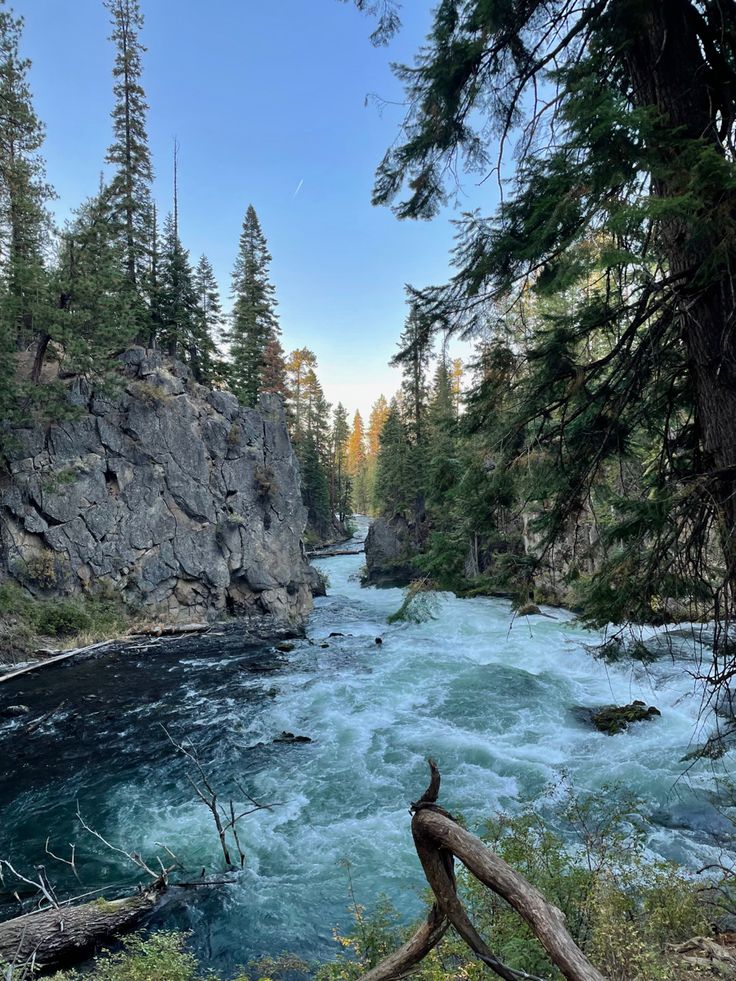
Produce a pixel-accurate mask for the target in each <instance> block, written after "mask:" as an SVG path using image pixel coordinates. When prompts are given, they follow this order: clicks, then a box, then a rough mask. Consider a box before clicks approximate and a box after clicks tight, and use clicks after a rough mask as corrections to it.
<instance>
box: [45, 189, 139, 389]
mask: <svg viewBox="0 0 736 981" xmlns="http://www.w3.org/2000/svg"><path fill="white" fill-rule="evenodd" d="M113 213H114V202H113V200H112V195H111V192H110V188H109V187H102V188H101V189H100V191H99V193H98V194H97V195H96V196H95V197H94V198H91V199H90V200H89V201H87V202H86V203H85V204H83V205H82V207H81V208H79V209H78V211H77V213H76V216H75V219H74V221H73V222H71V223H70V224H69V226H68V227H67V228H66V229H65V231H64V232H63V233H62V235H61V241H60V247H59V260H58V266H57V269H56V271H55V273H54V277H53V284H54V287H55V292H56V294H57V296H58V297H59V301H58V310H57V312H56V315H55V317H54V320H53V325H52V326H51V328H50V335H51V337H52V339H53V340H54V341H56V342H57V343H58V344H59V346H60V347H61V349H62V350H63V359H64V362H63V363H64V368H65V370H67V371H74V372H78V373H80V374H83V375H85V376H86V377H88V378H90V377H91V378H98V379H99V378H105V377H107V376H108V375H109V374H110V371H111V363H110V360H111V357H112V356H113V355H114V354H116V353H118V352H120V351H122V350H124V348H125V347H126V345H127V344H128V343H129V342H130V341H132V339H133V337H134V335H135V323H134V322H133V319H132V317H131V310H130V307H129V305H128V302H127V294H126V291H125V289H124V278H125V274H124V267H123V263H122V259H123V249H122V244H121V242H120V241H119V240H118V239H117V238H115V237H114V236H111V235H110V222H111V220H112V218H113Z"/></svg>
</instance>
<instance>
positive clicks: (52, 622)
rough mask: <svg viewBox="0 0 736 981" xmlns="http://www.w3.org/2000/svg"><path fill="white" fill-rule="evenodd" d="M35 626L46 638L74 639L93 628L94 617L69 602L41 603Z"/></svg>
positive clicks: (35, 616) (35, 617)
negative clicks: (75, 636) (76, 635)
mask: <svg viewBox="0 0 736 981" xmlns="http://www.w3.org/2000/svg"><path fill="white" fill-rule="evenodd" d="M34 626H35V628H36V630H37V631H38V633H39V634H42V635H43V636H45V637H73V636H74V634H81V633H83V632H84V631H85V630H89V629H90V628H91V626H92V617H91V616H90V615H89V613H86V612H85V611H84V610H83V609H81V608H80V607H79V606H77V604H76V603H73V602H71V601H69V600H54V601H51V602H49V603H39V604H38V609H37V612H36V613H35V615H34Z"/></svg>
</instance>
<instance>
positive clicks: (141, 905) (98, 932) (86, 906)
mask: <svg viewBox="0 0 736 981" xmlns="http://www.w3.org/2000/svg"><path fill="white" fill-rule="evenodd" d="M163 888H164V887H163V886H160V885H154V887H152V888H151V889H149V890H148V891H146V892H141V893H139V894H137V895H135V896H126V897H125V898H124V899H113V900H111V901H109V902H108V901H107V900H104V899H96V900H93V901H92V902H90V903H83V904H82V905H81V906H66V907H64V906H61V907H59V908H58V909H56V908H55V909H46V910H40V911H38V912H35V913H26V914H24V915H23V916H17V917H15V919H12V920H6V921H5V922H4V923H0V964H10V965H15V966H20V965H24V964H29V963H35V965H36V966H37V967H40V966H43V967H54V966H57V965H61V964H65V963H67V962H70V961H72V960H74V959H78V958H79V957H80V955H82V954H84V953H85V952H87V951H89V950H91V949H93V948H94V947H96V946H97V945H98V944H100V943H102V942H103V941H106V940H109V939H110V938H111V937H113V936H115V935H116V934H118V933H123V932H124V931H126V930H129V929H130V928H131V927H133V926H135V924H136V923H137V922H138V920H140V919H141V917H142V916H144V915H145V914H146V913H148V912H150V911H151V910H152V909H153V907H154V906H155V905H156V902H157V901H158V898H159V896H160V895H161V892H162V891H163Z"/></svg>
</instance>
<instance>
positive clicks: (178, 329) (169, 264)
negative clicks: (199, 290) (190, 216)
mask: <svg viewBox="0 0 736 981" xmlns="http://www.w3.org/2000/svg"><path fill="white" fill-rule="evenodd" d="M159 315H160V317H161V331H160V342H161V345H162V347H163V348H164V350H165V351H166V352H167V354H169V355H171V357H177V356H181V357H191V356H192V350H191V349H192V347H193V346H194V345H195V335H196V333H197V319H198V315H199V309H198V306H197V294H196V292H195V289H194V277H193V274H192V267H191V264H190V262H189V253H188V251H187V250H186V249H185V248H184V246H183V245H182V244H181V241H180V239H179V233H178V229H177V224H176V221H175V218H174V215H173V214H169V215H167V216H166V219H165V220H164V228H163V239H162V246H161V257H160V271H159ZM195 360H196V354H195Z"/></svg>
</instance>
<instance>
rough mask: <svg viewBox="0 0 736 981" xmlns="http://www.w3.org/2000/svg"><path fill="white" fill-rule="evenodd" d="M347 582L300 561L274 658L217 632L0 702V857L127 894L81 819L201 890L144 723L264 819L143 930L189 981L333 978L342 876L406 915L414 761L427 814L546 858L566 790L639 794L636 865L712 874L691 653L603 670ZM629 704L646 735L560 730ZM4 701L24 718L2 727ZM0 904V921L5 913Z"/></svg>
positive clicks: (493, 602) (205, 824) (27, 684)
mask: <svg viewBox="0 0 736 981" xmlns="http://www.w3.org/2000/svg"><path fill="white" fill-rule="evenodd" d="M356 546H358V547H359V542H357V541H356V542H355V543H353V544H352V545H351V543H347V544H346V545H345V546H344V548H345V550H346V551H352V550H354V549H355V547H356ZM362 562H363V559H362V556H361V555H350V554H342V555H337V556H334V557H331V558H325V559H317V560H315V565H316V566H317V567H318V568H320V569H321V570H322V571H323V572H324V574H325V575H326V576H327V577H329V580H330V588H329V594H328V595H327V596H326V597H323V598H320V599H317V600H316V602H315V611H314V613H313V614H312V616H311V618H310V620H309V622H308V624H307V631H306V636H305V637H304V638H302V639H294V640H292V641H289V642H288V646H289V648H290V649H289V650H286V649H281V650H280V649H279V647H284V648H285V647H286V646H287V645H286V644H284V645H280V644H273V643H268V642H261V643H257V642H255V643H245V642H244V641H243V638H242V637H241V636H240V634H239V633H238V631H237V629H234V628H233V629H230V628H229V627H228V628H223V629H222V630H220V629H219V628H218V629H215V630H211V631H209V632H208V633H207V634H204V635H202V636H196V635H195V636H190V637H186V636H184V637H181V638H177V639H173V638H159V639H150V638H140V639H139V640H137V641H134V642H130V643H127V644H123V645H120V646H119V647H115V646H113V648H112V649H111V650H107V651H106V652H104V655H103V656H100V657H90V658H88V659H85V660H83V661H79V662H77V660H76V659H71V660H70V661H69V662H67V663H66V664H61V665H59V666H58V667H54V666H52V667H50V668H49V669H48V670H44V671H40V672H36V673H32V674H30V675H28V676H26V677H25V678H19V679H17V680H16V681H13V682H11V683H9V684H6V685H0V856H9V855H12V856H14V858H15V859H16V860H17V867H20V866H23V867H26V868H32V867H33V865H34V864H38V861H39V860H41V861H43V860H44V859H43V856H44V854H45V851H44V849H45V843H46V839H47V837H48V836H49V835H51V843H50V847H51V848H52V850H56V849H54V845H55V844H56V845H57V847H58V848H62V847H64V843H66V842H75V843H76V844H77V855H78V862H79V868H80V875H81V876H82V878H83V881H84V882H85V884H89V887H90V888H94V887H95V885H106V886H107V885H110V884H117V885H119V886H120V888H121V891H122V890H124V889H128V891H130V887H132V888H134V887H135V883H136V881H137V880H136V870H135V869H132V868H130V867H129V866H128V864H127V863H126V862H125V861H124V860H123V859H122V858H121V857H120V856H115V855H111V854H110V853H109V852H107V851H105V850H103V849H101V848H98V847H96V846H95V844H94V842H90V840H89V838H88V837H86V836H84V835H83V834H80V829H79V825H78V822H77V820H76V816H75V814H76V805H75V802H76V801H79V804H80V808H81V810H82V813H83V814H84V816H85V819H86V820H87V822H88V823H89V824H90V826H93V827H95V828H96V829H97V830H98V831H99V832H100V833H101V834H103V835H104V836H105V837H106V838H107V839H108V840H109V841H112V842H114V843H116V844H121V845H125V846H126V847H127V848H129V849H134V850H136V851H138V852H140V853H142V854H144V855H145V856H146V857H147V858H148V859H150V860H151V861H155V855H156V854H157V853H158V854H161V857H162V859H164V860H166V856H165V853H161V852H160V850H159V849H158V846H157V845H156V843H157V842H162V843H164V844H166V845H167V846H168V847H170V848H171V849H172V850H173V851H174V852H175V853H176V854H177V856H178V857H179V859H180V860H181V861H182V863H183V864H184V865H185V866H186V868H187V869H189V870H193V871H194V873H196V874H195V877H196V875H199V872H200V871H201V869H202V867H206V869H207V871H208V873H214V872H221V869H222V856H221V853H219V852H218V847H219V846H218V843H217V840H216V836H215V835H214V834H213V830H212V823H211V815H210V814H209V812H208V811H207V810H206V808H204V807H203V806H202V804H201V802H200V801H198V800H197V799H196V796H195V795H194V793H193V791H192V788H191V785H190V784H189V783H188V780H187V772H188V771H187V767H186V765H185V764H184V762H183V761H182V760H181V758H180V757H179V756H178V755H177V754H176V753H175V752H174V751H173V749H172V747H171V744H170V743H169V742H168V741H167V739H166V736H165V733H164V732H163V730H162V728H161V725H162V724H163V725H165V726H166V728H167V729H168V731H169V732H171V733H172V735H173V736H174V738H176V739H178V740H186V739H189V740H191V741H192V744H193V745H194V746H195V747H196V749H197V752H198V755H199V757H200V759H201V760H202V761H203V762H204V763H205V764H206V767H207V771H208V773H209V774H210V775H211V778H212V780H213V784H214V785H215V786H216V787H217V788H218V789H219V790H220V791H221V794H222V795H223V800H228V799H229V797H230V796H232V797H233V799H234V801H235V803H236V806H240V805H242V809H243V810H245V809H247V808H248V801H247V800H246V799H245V798H244V796H243V792H244V791H245V792H247V793H248V794H250V795H251V796H253V797H255V798H256V799H257V800H260V801H266V802H275V803H276V804H278V806H274V808H273V810H271V811H263V812H258V813H256V814H253V815H250V816H249V817H248V818H247V819H245V820H244V822H243V827H242V830H241V832H240V835H241V843H242V844H243V848H244V851H245V852H246V855H247V857H246V862H245V867H244V868H243V870H242V871H240V870H238V872H237V873H236V874H234V875H233V877H232V878H233V880H234V881H233V884H232V885H230V886H227V887H223V888H221V889H218V890H201V889H198V890H195V891H194V893H189V894H188V895H186V896H183V897H182V896H172V898H171V899H170V900H167V902H166V903H165V904H164V905H163V906H162V907H161V909H160V910H159V911H157V913H156V914H155V918H154V923H155V925H157V926H159V927H162V926H163V927H165V928H167V929H171V928H178V929H182V930H191V931H192V943H193V945H194V949H195V950H196V951H197V953H198V954H199V956H200V957H201V959H202V961H203V963H205V964H206V966H208V967H212V968H214V969H217V970H222V971H223V973H225V974H228V973H229V974H231V973H232V971H233V970H234V969H235V967H236V966H237V965H238V964H241V963H244V962H246V961H248V960H249V959H252V958H258V957H260V956H262V955H264V954H271V955H277V954H278V953H280V952H282V951H291V952H293V953H296V954H298V955H299V956H300V957H302V958H304V959H306V960H315V959H316V960H330V959H331V958H333V957H334V954H335V944H334V940H333V936H332V929H333V927H337V929H338V930H340V931H342V932H343V934H344V933H345V932H347V931H349V930H350V927H351V921H352V917H351V914H350V912H349V910H348V906H349V904H350V898H349V895H348V881H347V874H346V871H345V867H344V860H347V861H348V862H349V863H350V867H351V876H352V879H353V887H354V891H355V895H356V900H357V902H358V903H360V904H362V905H364V906H367V907H371V906H373V905H374V904H375V902H376V899H377V897H378V896H380V895H381V894H385V895H387V896H388V898H389V899H390V900H391V902H392V903H393V904H394V906H395V907H396V908H397V909H399V910H401V914H402V917H403V918H404V921H410V920H412V919H414V918H415V917H416V916H418V915H421V910H422V901H421V898H420V897H421V894H422V890H423V888H424V884H423V877H422V874H421V869H420V868H419V866H418V863H417V859H416V855H415V853H414V850H413V846H412V843H411V835H410V833H409V827H408V815H407V813H406V807H407V802H408V801H409V800H414V799H416V795H417V792H418V790H421V788H422V787H423V786H424V785H425V784H426V757H427V756H429V755H431V756H433V757H435V758H436V759H438V761H439V763H440V765H441V768H442V772H443V775H444V782H443V800H444V801H446V806H448V808H449V809H451V810H453V811H454V812H461V813H462V814H463V815H464V817H465V819H466V821H467V822H468V825H469V826H470V827H475V828H478V827H481V826H482V825H483V823H484V822H486V821H487V820H488V819H489V818H490V817H493V816H494V815H495V816H498V815H501V814H505V815H509V814H512V815H513V814H519V813H521V812H523V811H524V810H525V808H526V804H527V802H529V801H533V802H534V803H535V806H536V807H538V808H540V809H541V812H542V814H543V816H544V818H545V820H547V821H548V822H549V824H550V827H551V828H553V829H554V830H555V831H556V832H558V833H559V834H561V835H562V836H563V838H565V839H566V840H567V836H568V826H567V825H565V822H564V820H563V817H562V816H561V802H562V801H563V800H564V799H565V794H566V792H567V790H568V789H570V788H572V789H574V791H575V793H576V794H577V795H579V796H581V797H586V796H589V795H591V794H592V795H595V794H598V795H600V794H601V793H603V794H605V795H606V801H607V802H608V806H610V809H611V810H614V809H615V808H619V809H621V808H624V807H625V804H626V801H627V800H628V799H630V797H632V796H633V797H636V798H638V799H639V807H638V810H637V814H638V815H640V817H637V825H636V827H637V829H638V831H640V832H641V834H642V835H643V837H644V839H645V845H646V848H647V854H648V855H651V856H652V857H659V858H667V859H671V860H673V861H675V862H678V863H680V864H682V865H685V866H688V867H691V868H692V867H698V868H699V867H702V866H703V865H706V864H708V863H709V862H712V861H720V860H722V859H723V858H724V856H725V857H726V858H728V855H729V849H730V848H731V842H732V839H733V827H732V825H731V824H730V822H729V820H728V818H727V816H726V815H724V813H723V808H722V806H721V805H722V801H721V800H720V798H719V796H718V793H719V788H718V781H717V774H718V773H719V772H722V769H723V767H722V762H721V763H715V764H714V763H713V762H712V761H702V760H698V761H695V762H692V761H690V762H681V760H682V759H683V757H684V756H685V755H686V754H687V753H688V752H689V750H690V749H691V748H692V745H693V740H694V739H695V738H699V737H697V736H696V733H697V732H698V728H697V726H698V719H699V716H700V710H701V701H700V696H701V692H700V690H699V689H698V687H697V684H695V683H694V682H693V680H692V677H691V676H690V675H689V674H688V671H689V670H690V667H691V666H692V656H693V654H694V650H693V647H692V645H690V646H688V645H689V643H690V642H689V640H688V638H680V641H679V643H680V645H681V646H680V647H679V648H678V649H677V655H676V658H675V659H674V660H673V659H661V660H660V661H657V662H655V663H654V664H640V665H634V666H633V668H632V667H631V666H629V665H622V664H611V665H607V664H604V663H603V662H601V661H598V660H596V659H594V658H591V656H590V654H589V653H588V647H589V646H590V645H591V644H596V643H599V642H600V639H601V638H600V635H598V634H596V633H594V632H590V631H586V630H583V629H582V628H581V627H580V626H579V624H577V623H576V622H575V620H574V618H573V617H572V616H570V615H569V614H567V613H565V612H564V611H554V612H555V619H551V618H549V617H541V618H540V617H529V618H526V617H524V618H518V617H516V618H515V617H514V612H513V610H512V607H511V604H510V603H508V602H507V601H504V600H497V599H487V598H483V597H478V598H475V599H457V598H456V597H454V596H452V595H451V594H449V593H443V594H439V595H438V596H437V605H436V608H435V609H434V611H433V612H434V616H435V619H429V620H427V621H425V622H423V623H408V622H407V623H396V624H389V623H387V620H388V617H389V616H390V614H392V613H394V612H395V611H396V610H397V609H398V607H399V606H400V605H401V603H402V600H403V592H402V591H401V590H399V589H374V588H362V587H361V586H360V582H359V575H360V569H361V566H362ZM377 638H378V639H380V640H381V641H382V643H381V644H377V643H376V639H377ZM675 641H676V638H673V643H674V642H675ZM637 698H640V699H641V700H643V701H645V702H646V703H647V704H648V705H649V704H655V705H656V706H657V707H658V708H659V709H660V711H661V712H662V715H661V717H657V718H655V719H654V720H652V721H645V722H641V723H634V724H633V725H631V726H630V727H629V729H628V730H627V731H626V732H622V733H619V734H617V735H615V736H611V735H607V734H604V733H599V732H596V731H594V730H593V729H591V727H590V724H589V721H586V720H585V719H584V718H583V717H581V715H579V714H577V713H576V709H577V708H578V707H580V706H584V707H586V708H590V707H593V706H603V705H606V704H611V703H616V704H619V705H624V704H628V703H630V702H632V701H633V699H637ZM18 703H21V704H26V705H28V706H29V708H30V709H31V713H30V715H26V716H24V717H22V718H10V717H8V716H7V715H5V714H4V712H5V710H6V709H7V706H9V705H13V704H18ZM60 705H61V708H59V706H60ZM48 713H52V714H51V715H50V716H48ZM44 716H48V717H47V718H46V720H45V721H43V719H44ZM37 719H41V720H42V721H41V724H40V725H39V726H38V727H36V728H33V731H31V732H29V731H28V730H29V728H31V725H32V724H33V723H34V722H35V721H36V720H37ZM29 723H30V725H29ZM285 733H286V734H287V735H286V736H285V735H284V734H285ZM288 734H292V736H293V737H294V738H293V739H291V738H289V737H288ZM719 768H720V769H719ZM57 853H59V852H57ZM54 873H55V875H57V874H58V876H59V881H58V885H59V890H60V892H61V893H62V894H64V893H65V891H66V890H68V891H69V892H71V893H74V892H75V891H76V892H78V889H77V886H76V883H75V881H74V880H73V876H71V875H69V876H68V881H67V879H66V878H65V872H64V869H60V870H59V872H58V873H57V870H56V868H54ZM59 873H60V874H59ZM3 903H4V905H3ZM0 906H2V910H1V911H0V915H3V916H9V915H11V913H14V912H16V911H17V903H16V902H15V901H14V900H13V899H12V896H10V894H9V893H6V894H5V896H4V899H2V898H0Z"/></svg>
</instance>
